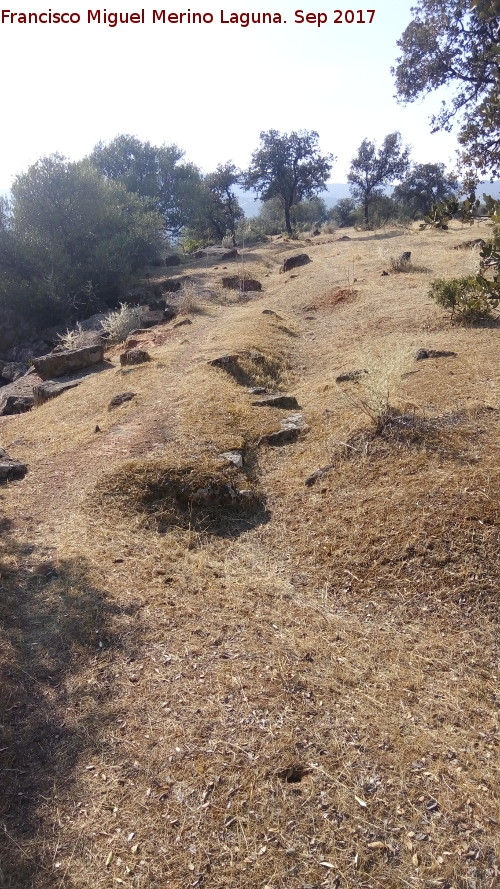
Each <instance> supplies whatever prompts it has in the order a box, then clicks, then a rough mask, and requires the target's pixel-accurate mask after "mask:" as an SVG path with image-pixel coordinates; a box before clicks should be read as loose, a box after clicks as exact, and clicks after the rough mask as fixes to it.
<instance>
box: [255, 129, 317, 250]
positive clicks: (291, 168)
mask: <svg viewBox="0 0 500 889" xmlns="http://www.w3.org/2000/svg"><path fill="white" fill-rule="evenodd" d="M318 139H319V136H318V134H317V133H316V132H314V130H311V131H307V130H299V131H298V132H292V133H279V132H278V131H277V130H268V132H262V133H261V134H260V142H261V144H260V147H259V148H257V149H256V151H254V153H253V154H252V161H251V164H250V167H249V168H248V170H247V172H246V175H245V188H246V189H255V191H256V192H257V194H258V196H259V197H260V198H261V200H263V201H268V200H269V199H270V198H276V197H278V198H280V199H281V200H282V202H283V212H284V217H285V227H286V230H287V232H288V234H289V235H291V234H292V233H293V229H292V219H291V209H292V207H293V206H295V205H296V204H298V203H299V202H300V201H303V200H304V199H305V198H310V197H312V196H313V195H314V194H316V193H317V192H319V191H323V189H324V188H325V186H326V183H327V181H328V176H329V173H330V170H331V168H332V163H333V161H334V157H333V155H331V154H326V155H322V154H320V151H319V147H318Z"/></svg>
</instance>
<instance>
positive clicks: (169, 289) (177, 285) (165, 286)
mask: <svg viewBox="0 0 500 889" xmlns="http://www.w3.org/2000/svg"><path fill="white" fill-rule="evenodd" d="M181 287H182V281H174V280H172V281H162V283H161V289H162V290H163V292H164V293H177V292H178V291H179V290H180V289H181Z"/></svg>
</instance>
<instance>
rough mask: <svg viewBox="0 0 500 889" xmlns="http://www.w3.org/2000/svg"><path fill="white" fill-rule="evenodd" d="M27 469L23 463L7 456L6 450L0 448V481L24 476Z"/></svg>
mask: <svg viewBox="0 0 500 889" xmlns="http://www.w3.org/2000/svg"><path fill="white" fill-rule="evenodd" d="M27 471H28V467H27V466H26V464H25V463H21V462H20V461H19V460H14V459H13V458H12V457H9V455H8V453H7V451H4V449H3V448H0V482H7V481H13V480H14V479H20V478H24V476H25V475H26V473H27Z"/></svg>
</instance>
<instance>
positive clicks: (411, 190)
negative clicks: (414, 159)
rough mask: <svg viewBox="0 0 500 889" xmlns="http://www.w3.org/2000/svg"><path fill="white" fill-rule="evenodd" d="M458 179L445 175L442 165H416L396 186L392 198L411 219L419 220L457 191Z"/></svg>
mask: <svg viewBox="0 0 500 889" xmlns="http://www.w3.org/2000/svg"><path fill="white" fill-rule="evenodd" d="M458 188H459V184H458V179H457V177H456V176H455V175H454V174H449V175H448V174H447V173H446V168H445V165H444V164H416V165H415V166H414V167H412V169H411V170H410V171H409V173H408V174H407V175H406V176H405V178H404V179H403V180H402V182H400V184H399V185H396V187H395V189H394V191H393V193H392V197H393V199H394V200H395V201H397V202H398V203H399V204H402V205H403V206H404V207H405V209H406V210H407V212H408V214H409V215H410V216H411V218H412V219H421V218H422V217H423V216H428V215H429V214H430V213H431V212H432V207H433V206H434V205H435V204H438V203H440V202H442V201H444V200H446V199H447V198H452V197H453V196H454V195H455V194H456V192H457V191H458Z"/></svg>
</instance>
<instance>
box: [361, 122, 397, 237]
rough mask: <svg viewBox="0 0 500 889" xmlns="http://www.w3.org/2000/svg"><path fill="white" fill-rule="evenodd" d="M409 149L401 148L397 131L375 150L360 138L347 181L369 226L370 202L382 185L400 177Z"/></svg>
mask: <svg viewBox="0 0 500 889" xmlns="http://www.w3.org/2000/svg"><path fill="white" fill-rule="evenodd" d="M409 156H410V149H409V147H408V146H406V147H403V145H402V142H401V133H397V132H396V133H390V134H389V135H388V136H386V137H385V139H384V142H383V144H382V146H381V147H380V148H379V149H378V151H377V147H376V145H375V142H370V141H369V140H368V139H363V141H362V143H361V145H360V147H359V150H358V153H357V155H356V157H355V158H353V160H352V161H351V167H350V170H349V174H348V176H347V181H348V182H349V184H350V186H351V194H352V196H353V197H354V198H355V199H356V200H358V201H360V202H361V203H362V205H363V213H364V220H365V225H366V226H368V225H369V220H370V204H371V203H372V202H373V200H374V198H376V197H379V196H380V195H382V194H383V186H385V185H390V184H391V183H392V182H395V181H397V180H399V179H402V178H403V176H404V175H405V173H406V172H407V170H408V167H409V165H410V160H409Z"/></svg>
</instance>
